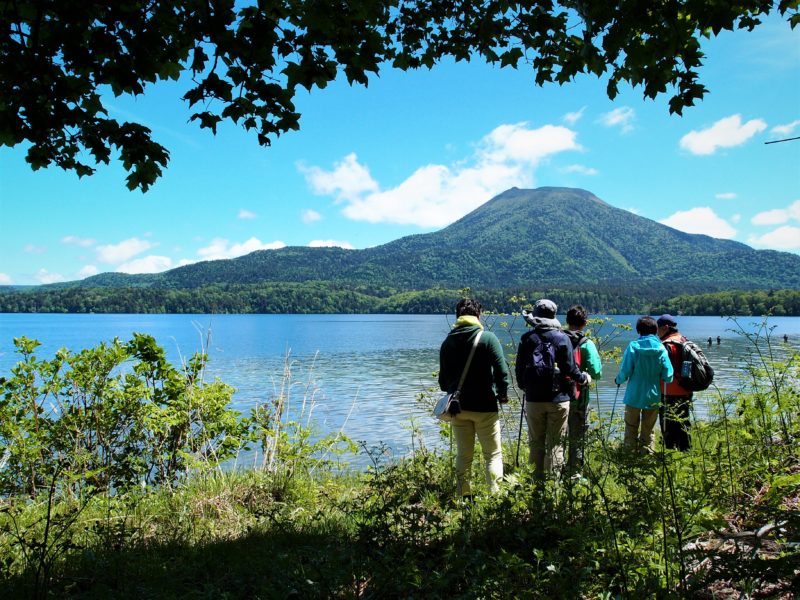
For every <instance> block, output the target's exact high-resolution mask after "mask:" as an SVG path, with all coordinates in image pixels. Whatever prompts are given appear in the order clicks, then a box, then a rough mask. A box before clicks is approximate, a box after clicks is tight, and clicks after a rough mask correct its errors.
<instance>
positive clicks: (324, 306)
mask: <svg viewBox="0 0 800 600" xmlns="http://www.w3.org/2000/svg"><path fill="white" fill-rule="evenodd" d="M463 293H464V291H463V290H456V289H447V288H431V289H425V290H397V289H393V288H389V287H377V286H366V285H350V286H346V285H340V284H335V283H330V282H306V283H265V284H252V285H239V284H215V285H208V286H203V287H199V288H194V289H156V288H124V289H120V288H50V289H41V288H37V289H18V290H15V289H12V288H7V289H5V290H2V291H0V312H4V313H198V314H226V313H241V314H248V313H253V314H258V313H261V314H281V313H285V314H317V313H340V314H356V313H384V314H399V313H402V314H444V313H449V312H452V310H453V306H454V305H455V302H456V301H457V300H458V299H459V298H460V297H461V296H462V294H463ZM470 293H471V294H472V295H474V296H475V297H477V298H479V299H480V300H481V302H482V304H483V306H484V308H485V309H486V310H488V311H493V312H499V313H513V312H516V311H519V310H520V308H522V307H524V306H525V305H526V304H529V303H530V302H533V301H535V300H536V299H537V298H540V297H544V296H546V297H548V298H551V299H552V300H553V301H555V302H556V303H557V304H558V305H559V306H560V307H562V309H565V308H566V307H567V306H569V305H571V304H583V305H584V306H585V307H586V308H587V309H588V310H589V311H590V312H592V313H595V314H639V313H642V314H644V313H648V314H659V313H663V312H670V313H673V314H684V315H767V314H771V315H775V316H800V290H769V291H767V290H749V291H723V292H714V293H700V294H688V293H687V294H679V295H676V294H675V290H674V287H673V286H666V285H665V286H659V285H648V286H645V285H640V286H630V285H622V284H619V285H618V284H607V285H603V286H591V287H589V286H585V287H577V286H575V287H559V288H555V287H550V288H547V287H542V288H540V289H535V288H506V289H474V290H471V291H470Z"/></svg>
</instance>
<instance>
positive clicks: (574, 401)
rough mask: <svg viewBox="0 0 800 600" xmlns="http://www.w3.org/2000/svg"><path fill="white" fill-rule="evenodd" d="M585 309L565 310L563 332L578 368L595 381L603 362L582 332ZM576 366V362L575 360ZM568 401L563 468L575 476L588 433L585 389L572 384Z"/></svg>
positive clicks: (599, 374)
mask: <svg viewBox="0 0 800 600" xmlns="http://www.w3.org/2000/svg"><path fill="white" fill-rule="evenodd" d="M586 323H587V319H586V309H585V308H584V307H583V306H581V305H580V304H576V305H574V306H571V307H570V308H569V310H567V329H566V331H565V333H566V334H567V337H568V338H569V341H570V343H571V344H572V349H573V357H575V358H576V359H579V360H580V363H578V368H579V369H580V370H581V371H582V372H586V373H588V374H589V376H590V377H591V378H592V381H597V380H598V379H600V378H601V377H602V376H603V362H602V361H601V360H600V354H599V353H598V352H597V346H595V345H594V342H593V341H592V340H590V339H589V338H588V337H586V335H585V334H584V333H583V329H584V328H585V327H586ZM576 363H577V360H576ZM572 392H573V393H572V394H571V396H570V401H569V416H568V417H567V430H568V432H569V434H568V440H567V441H568V455H567V469H568V470H569V471H570V472H572V473H575V474H579V472H580V470H581V469H583V458H584V450H585V448H586V433H587V432H588V430H589V400H590V394H589V386H585V385H578V384H577V383H576V384H574V385H573V390H572Z"/></svg>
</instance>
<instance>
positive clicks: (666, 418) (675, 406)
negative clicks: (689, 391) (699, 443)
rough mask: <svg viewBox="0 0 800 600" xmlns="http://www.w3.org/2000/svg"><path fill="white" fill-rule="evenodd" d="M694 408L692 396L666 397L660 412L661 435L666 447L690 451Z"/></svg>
mask: <svg viewBox="0 0 800 600" xmlns="http://www.w3.org/2000/svg"><path fill="white" fill-rule="evenodd" d="M691 408H692V397H691V396H664V397H663V402H662V403H661V409H660V410H659V415H658V416H659V421H660V422H661V435H662V436H664V446H666V447H667V448H670V449H671V450H680V451H684V450H688V449H689V448H691V447H692V440H691V438H690V437H689V427H690V423H689V411H690V410H691Z"/></svg>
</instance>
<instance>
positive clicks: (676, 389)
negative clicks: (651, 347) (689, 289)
mask: <svg viewBox="0 0 800 600" xmlns="http://www.w3.org/2000/svg"><path fill="white" fill-rule="evenodd" d="M656 324H657V325H658V337H659V339H660V340H661V343H662V344H664V347H665V348H666V349H667V354H668V355H669V362H670V364H671V365H672V369H673V372H674V373H680V369H681V363H682V362H683V344H684V343H685V342H686V338H685V337H683V336H682V335H681V333H680V332H679V331H678V322H677V321H676V320H675V317H673V316H672V315H661V316H660V317H659V318H658V320H657V321H656ZM709 339H711V338H709ZM678 379H679V378H678V377H674V378H673V379H672V381H671V382H664V383H663V384H662V391H663V393H664V398H663V401H662V403H661V407H660V409H659V421H660V423H661V434H662V435H663V437H664V446H666V447H667V448H670V449H671V450H680V451H681V452H684V451H686V450H688V449H689V448H690V447H691V445H692V440H691V437H690V436H689V427H690V421H689V412H690V411H691V408H692V392H691V391H690V390H687V389H686V388H684V387H683V386H681V384H680V383H679V382H678Z"/></svg>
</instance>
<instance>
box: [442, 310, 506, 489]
mask: <svg viewBox="0 0 800 600" xmlns="http://www.w3.org/2000/svg"><path fill="white" fill-rule="evenodd" d="M480 316H481V303H480V302H478V301H477V300H473V299H470V298H465V299H462V300H460V301H459V302H458V304H456V322H455V325H453V329H452V330H451V331H450V333H449V334H448V335H447V337H446V338H445V340H444V342H442V347H441V349H440V351H439V386H440V387H441V389H442V391H444V392H451V393H452V392H455V391H456V390H457V389H458V383H459V380H460V379H461V375H462V373H463V372H464V367H465V365H466V363H467V358H468V357H469V354H470V351H471V349H472V345H473V342H474V341H475V336H477V335H478V333H479V332H481V337H480V339H479V340H478V344H477V346H476V349H475V354H474V356H473V357H472V363H471V364H470V367H469V370H468V371H467V373H466V376H465V378H464V385H463V386H462V387H461V396H460V411H459V412H457V413H456V414H455V415H454V418H453V420H452V421H450V424H451V426H452V431H453V437H454V438H455V440H456V481H457V484H458V493H459V495H461V496H462V497H465V498H471V497H472V487H471V485H470V471H471V470H472V457H473V453H474V450H475V437H476V436H477V438H478V441H479V442H480V445H481V451H482V452H483V458H484V461H485V463H486V464H485V469H486V483H487V485H488V486H489V491H491V492H496V491H497V490H498V488H499V483H500V480H501V479H502V478H503V455H502V440H501V438H500V418H499V414H498V403H499V404H505V403H506V402H508V386H509V383H510V376H509V371H508V365H507V364H506V359H505V355H504V354H503V348H502V346H501V345H500V341H499V340H498V339H497V337H496V336H495V334H493V333H492V332H491V331H484V330H483V324H482V323H481V320H480Z"/></svg>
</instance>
